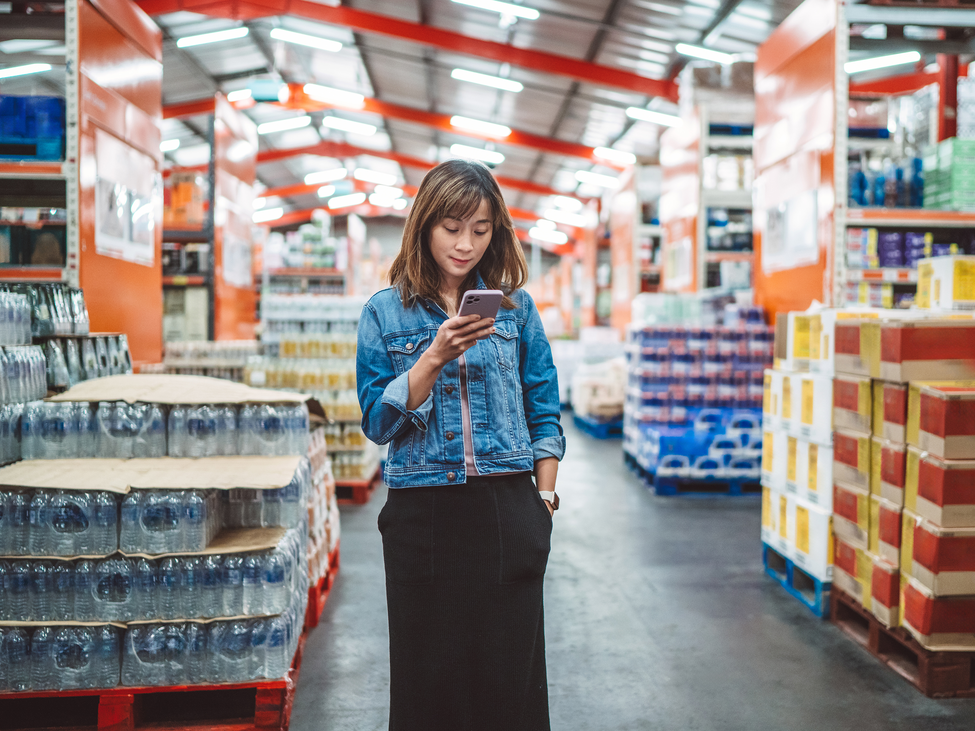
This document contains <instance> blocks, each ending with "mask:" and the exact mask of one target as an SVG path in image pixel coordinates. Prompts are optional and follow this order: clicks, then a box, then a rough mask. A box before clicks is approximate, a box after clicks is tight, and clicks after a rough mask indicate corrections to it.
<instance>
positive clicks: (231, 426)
mask: <svg viewBox="0 0 975 731" xmlns="http://www.w3.org/2000/svg"><path fill="white" fill-rule="evenodd" d="M216 412H217V413H216V419H217V443H216V452H215V454H223V455H231V454H237V448H238V447H237V410H236V409H235V408H234V407H233V406H221V407H218V408H217V409H216Z"/></svg>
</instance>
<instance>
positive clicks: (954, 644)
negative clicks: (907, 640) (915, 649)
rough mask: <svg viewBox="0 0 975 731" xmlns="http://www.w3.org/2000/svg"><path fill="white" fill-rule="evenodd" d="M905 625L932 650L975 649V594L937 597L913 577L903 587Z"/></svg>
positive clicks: (918, 639) (922, 644)
mask: <svg viewBox="0 0 975 731" xmlns="http://www.w3.org/2000/svg"><path fill="white" fill-rule="evenodd" d="M902 611H903V615H904V619H903V622H902V624H903V626H904V627H906V628H907V630H908V631H909V632H910V633H911V634H912V635H914V637H915V638H916V639H917V641H918V642H919V643H920V644H921V646H922V647H925V648H927V649H929V650H936V651H938V650H960V651H965V650H969V651H970V650H973V649H975V597H971V596H965V597H948V598H944V597H938V596H935V595H934V594H932V593H931V592H930V591H929V590H928V589H927V588H926V587H925V586H923V585H922V584H921V583H920V582H918V581H916V580H914V579H911V580H909V581H908V582H907V583H906V585H905V587H904V598H903V604H902Z"/></svg>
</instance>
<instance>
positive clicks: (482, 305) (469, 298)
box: [457, 289, 504, 320]
mask: <svg viewBox="0 0 975 731" xmlns="http://www.w3.org/2000/svg"><path fill="white" fill-rule="evenodd" d="M503 299H504V292H502V291H501V290H500V289H469V290H467V291H466V292H464V296H463V297H461V300H460V310H458V312H457V316H458V317H464V316H465V315H480V316H481V319H482V320H484V319H489V318H490V319H493V318H495V317H497V315H498V309H500V307H501V300H503Z"/></svg>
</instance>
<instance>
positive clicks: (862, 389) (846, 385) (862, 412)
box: [833, 373, 873, 434]
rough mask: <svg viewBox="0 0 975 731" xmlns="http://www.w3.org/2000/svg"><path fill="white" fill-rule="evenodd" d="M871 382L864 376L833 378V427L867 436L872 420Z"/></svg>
mask: <svg viewBox="0 0 975 731" xmlns="http://www.w3.org/2000/svg"><path fill="white" fill-rule="evenodd" d="M871 391H872V386H871V381H870V379H869V378H868V377H866V376H851V375H846V374H843V373H837V374H836V375H835V376H834V377H833V426H834V427H835V428H837V429H848V430H850V431H856V432H862V433H864V434H869V433H870V431H871V422H872V420H873V394H872V392H871Z"/></svg>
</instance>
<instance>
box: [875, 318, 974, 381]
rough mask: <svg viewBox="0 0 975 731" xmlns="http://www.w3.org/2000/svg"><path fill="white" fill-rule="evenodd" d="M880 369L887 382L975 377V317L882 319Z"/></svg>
mask: <svg viewBox="0 0 975 731" xmlns="http://www.w3.org/2000/svg"><path fill="white" fill-rule="evenodd" d="M876 327H878V328H879V330H880V367H879V372H876V373H873V372H872V373H871V374H870V375H872V376H874V377H876V378H882V379H883V380H885V381H897V382H899V383H907V382H908V381H935V380H946V381H947V380H955V379H959V378H972V377H973V376H975V320H972V316H971V315H963V316H961V319H947V318H945V319H931V320H908V321H899V320H882V321H879V322H877V324H876Z"/></svg>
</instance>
